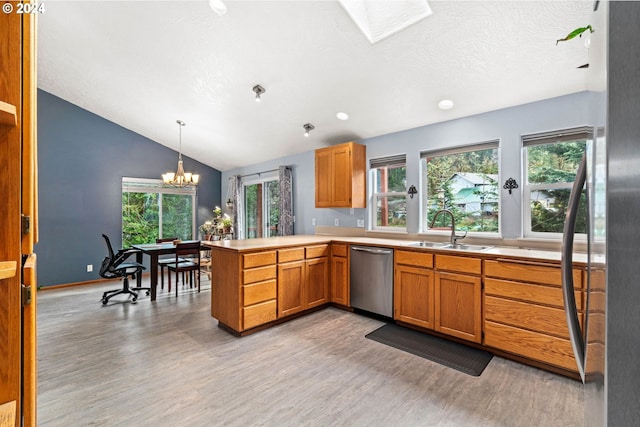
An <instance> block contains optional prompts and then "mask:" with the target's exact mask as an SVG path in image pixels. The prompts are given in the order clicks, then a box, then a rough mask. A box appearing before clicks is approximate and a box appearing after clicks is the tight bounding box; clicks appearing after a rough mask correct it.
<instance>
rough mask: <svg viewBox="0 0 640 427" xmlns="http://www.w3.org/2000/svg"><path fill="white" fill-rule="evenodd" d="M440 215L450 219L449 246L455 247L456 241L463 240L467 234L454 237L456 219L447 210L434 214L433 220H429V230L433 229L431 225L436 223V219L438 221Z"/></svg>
mask: <svg viewBox="0 0 640 427" xmlns="http://www.w3.org/2000/svg"><path fill="white" fill-rule="evenodd" d="M440 214H448V215H449V216H450V217H451V244H452V245H453V246H455V245H456V242H457V240H458V239H464V238H465V237H466V236H467V232H466V231H465V232H464V234H463V235H462V236H458V235H456V219H455V217H454V216H453V212H451V211H450V210H449V209H440V210H439V211H438V212H436V214H435V215H434V216H433V220H431V225H429V228H433V224H435V223H436V219H438V216H439V215H440Z"/></svg>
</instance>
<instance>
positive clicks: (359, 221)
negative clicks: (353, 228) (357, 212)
mask: <svg viewBox="0 0 640 427" xmlns="http://www.w3.org/2000/svg"><path fill="white" fill-rule="evenodd" d="M356 223H357V226H358V227H362V228H364V219H358V220H356Z"/></svg>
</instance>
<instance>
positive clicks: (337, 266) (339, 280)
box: [331, 257, 349, 307]
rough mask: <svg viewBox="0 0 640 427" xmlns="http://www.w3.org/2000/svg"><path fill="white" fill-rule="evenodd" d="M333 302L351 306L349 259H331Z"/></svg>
mask: <svg viewBox="0 0 640 427" xmlns="http://www.w3.org/2000/svg"><path fill="white" fill-rule="evenodd" d="M331 302H335V303H336V304H341V305H344V306H347V307H348V306H349V263H348V261H347V258H343V257H331Z"/></svg>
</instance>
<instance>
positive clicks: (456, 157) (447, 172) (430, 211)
mask: <svg viewBox="0 0 640 427" xmlns="http://www.w3.org/2000/svg"><path fill="white" fill-rule="evenodd" d="M456 173H479V174H485V181H486V182H487V184H488V185H485V186H483V187H479V188H478V189H476V190H475V194H477V195H478V196H479V197H484V199H486V200H497V198H498V192H497V183H496V182H495V180H493V179H491V177H489V176H486V175H489V174H497V173H498V150H497V149H487V150H478V151H469V152H464V153H458V154H450V155H445V156H437V157H430V158H428V159H427V174H426V177H425V179H426V182H425V184H426V188H427V216H426V218H425V222H426V223H427V224H430V223H431V221H432V220H433V217H434V215H435V213H436V212H437V211H438V210H440V209H448V210H450V211H451V212H452V213H453V215H454V217H455V220H456V228H457V229H462V230H471V231H498V214H497V204H496V206H495V207H494V210H495V212H494V213H493V214H490V215H488V214H486V213H485V212H471V213H467V212H465V211H464V210H463V209H462V208H461V205H462V204H463V202H462V201H461V200H457V199H456V197H455V196H456V195H455V194H453V191H452V189H451V181H450V179H451V178H452V177H453V176H454V175H455V174H456ZM450 226H451V219H450V218H449V217H448V216H447V215H440V216H438V218H437V220H436V223H434V225H433V227H434V228H439V227H450Z"/></svg>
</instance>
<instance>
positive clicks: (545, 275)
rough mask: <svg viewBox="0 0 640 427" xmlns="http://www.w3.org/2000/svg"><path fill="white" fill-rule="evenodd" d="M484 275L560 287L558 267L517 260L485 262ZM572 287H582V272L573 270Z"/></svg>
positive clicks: (560, 279) (560, 275)
mask: <svg viewBox="0 0 640 427" xmlns="http://www.w3.org/2000/svg"><path fill="white" fill-rule="evenodd" d="M484 274H485V276H487V277H498V278H501V279H513V280H521V281H524V282H534V283H543V284H546V285H556V286H561V285H562V273H561V271H560V265H558V266H557V267H556V266H555V265H553V264H548V265H546V264H544V263H537V262H535V261H533V262H527V261H518V260H513V261H511V260H500V261H495V260H485V261H484ZM573 286H574V287H576V288H581V287H582V272H581V270H579V269H576V268H574V269H573Z"/></svg>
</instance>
